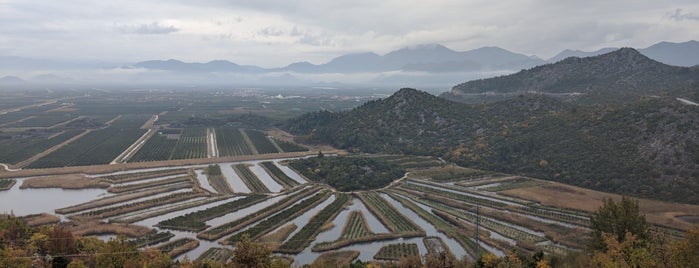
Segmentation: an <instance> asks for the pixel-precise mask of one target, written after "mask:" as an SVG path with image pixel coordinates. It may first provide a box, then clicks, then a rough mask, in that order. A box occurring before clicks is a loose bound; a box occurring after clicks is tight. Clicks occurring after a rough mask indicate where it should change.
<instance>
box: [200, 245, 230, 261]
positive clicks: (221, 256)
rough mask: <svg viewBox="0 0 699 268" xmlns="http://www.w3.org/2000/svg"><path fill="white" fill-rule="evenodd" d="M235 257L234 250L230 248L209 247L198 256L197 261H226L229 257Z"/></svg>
mask: <svg viewBox="0 0 699 268" xmlns="http://www.w3.org/2000/svg"><path fill="white" fill-rule="evenodd" d="M231 257H233V250H231V249H228V248H218V247H213V248H209V249H207V250H206V251H204V253H202V254H201V256H199V258H197V261H202V262H205V261H216V262H226V261H228V259H230V258H231Z"/></svg>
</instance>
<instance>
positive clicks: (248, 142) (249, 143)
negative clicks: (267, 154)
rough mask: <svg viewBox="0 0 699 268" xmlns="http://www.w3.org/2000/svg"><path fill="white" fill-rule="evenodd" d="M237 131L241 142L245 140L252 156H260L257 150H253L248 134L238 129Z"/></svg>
mask: <svg viewBox="0 0 699 268" xmlns="http://www.w3.org/2000/svg"><path fill="white" fill-rule="evenodd" d="M238 131H240V135H242V136H243V140H245V143H246V144H247V145H248V148H250V151H251V152H252V154H260V153H259V152H258V151H257V148H255V145H254V144H253V143H252V140H250V137H248V134H247V133H245V130H243V129H242V128H240V129H238Z"/></svg>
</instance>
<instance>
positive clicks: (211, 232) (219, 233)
mask: <svg viewBox="0 0 699 268" xmlns="http://www.w3.org/2000/svg"><path fill="white" fill-rule="evenodd" d="M316 191H317V188H313V187H311V188H304V189H303V190H301V191H298V192H296V193H293V194H291V195H289V196H287V197H285V198H284V199H282V200H280V201H278V202H276V203H274V204H272V205H270V206H267V207H264V208H261V209H259V210H257V211H255V212H253V213H250V214H248V215H247V216H245V217H242V218H240V219H237V220H234V221H231V222H228V223H224V224H222V225H219V226H216V227H213V228H210V229H208V230H206V231H203V232H201V233H199V234H197V237H198V238H201V239H206V240H215V239H219V238H221V237H223V236H225V235H228V234H230V233H233V232H235V231H238V230H240V229H242V228H245V227H246V226H248V225H249V224H251V223H254V222H256V221H259V220H260V219H263V218H265V217H267V216H269V215H272V214H274V213H276V212H278V211H280V210H282V209H284V208H286V207H288V206H290V205H291V204H294V203H296V201H299V200H301V199H302V198H304V197H306V196H308V195H311V194H313V193H314V192H316Z"/></svg>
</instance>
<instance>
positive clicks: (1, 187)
mask: <svg viewBox="0 0 699 268" xmlns="http://www.w3.org/2000/svg"><path fill="white" fill-rule="evenodd" d="M16 182H17V181H16V180H13V179H2V180H0V191H5V190H9V189H10V188H12V186H13V185H15V183H16Z"/></svg>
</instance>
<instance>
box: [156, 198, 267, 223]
mask: <svg viewBox="0 0 699 268" xmlns="http://www.w3.org/2000/svg"><path fill="white" fill-rule="evenodd" d="M267 199H268V198H266V197H265V196H263V195H251V196H248V197H245V198H242V199H237V200H234V201H231V202H227V203H224V204H221V205H218V206H215V207H210V208H207V209H204V210H198V211H195V212H190V213H187V214H185V215H180V216H177V217H174V218H172V219H168V220H164V221H161V222H159V223H158V224H157V225H156V226H157V227H160V228H167V229H173V230H181V231H192V232H198V231H201V230H204V229H206V228H207V227H208V225H206V224H205V222H206V221H208V220H211V219H214V218H218V217H221V216H223V215H226V214H229V213H233V212H236V211H238V210H241V209H244V208H247V207H250V206H252V205H254V204H257V203H259V202H262V201H264V200H267Z"/></svg>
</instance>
